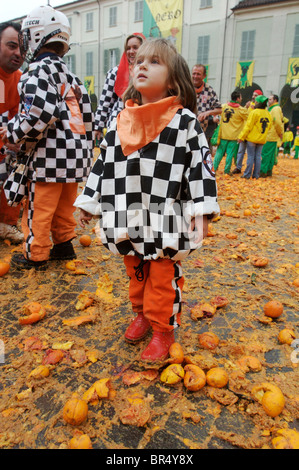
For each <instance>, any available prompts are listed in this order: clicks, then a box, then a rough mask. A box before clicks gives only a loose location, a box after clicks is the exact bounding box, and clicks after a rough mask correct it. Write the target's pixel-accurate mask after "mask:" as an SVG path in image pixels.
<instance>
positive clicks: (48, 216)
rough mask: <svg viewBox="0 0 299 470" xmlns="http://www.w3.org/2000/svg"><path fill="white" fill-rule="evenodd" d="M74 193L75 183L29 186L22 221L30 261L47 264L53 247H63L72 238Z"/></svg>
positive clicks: (26, 254) (73, 228) (74, 225)
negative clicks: (58, 244)
mask: <svg viewBox="0 0 299 470" xmlns="http://www.w3.org/2000/svg"><path fill="white" fill-rule="evenodd" d="M77 189H78V183H38V182H35V183H33V182H30V183H29V196H28V198H27V199H26V204H25V207H24V211H23V217H22V230H23V233H24V237H25V242H24V245H23V251H24V256H25V257H26V258H28V259H30V260H32V261H44V260H47V259H49V255H50V249H51V247H52V244H53V243H54V244H57V243H63V242H66V241H68V240H71V239H72V238H75V237H76V232H75V227H76V225H77V224H76V220H75V218H74V212H75V210H76V208H75V207H74V206H73V204H74V202H75V199H76V197H77ZM50 235H52V241H51V239H50ZM52 242H53V243H52Z"/></svg>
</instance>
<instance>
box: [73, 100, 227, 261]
mask: <svg viewBox="0 0 299 470" xmlns="http://www.w3.org/2000/svg"><path fill="white" fill-rule="evenodd" d="M101 146H102V151H101V155H100V157H99V158H98V160H97V161H96V162H95V165H94V167H93V169H92V171H91V173H90V175H89V178H88V180H87V183H86V186H85V188H84V190H83V192H82V194H81V195H79V196H78V198H77V200H76V202H75V206H76V207H79V208H81V209H84V210H85V211H87V212H89V213H90V214H94V215H100V233H101V239H102V242H103V244H104V245H105V246H106V247H107V248H108V249H109V250H111V251H112V252H113V253H115V254H121V255H137V256H139V257H140V258H141V259H157V258H170V259H173V260H175V261H177V260H180V259H183V258H185V257H186V256H187V255H188V254H189V253H190V252H191V251H192V250H193V249H195V248H197V247H198V246H199V245H200V244H196V243H194V242H193V238H194V232H193V233H188V227H189V223H190V220H191V218H192V217H194V216H200V215H204V214H217V213H219V206H218V203H217V188H216V181H215V173H214V170H213V162H212V158H211V155H210V151H209V148H208V145H207V141H206V138H205V135H204V134H203V132H202V130H201V127H200V124H199V122H198V121H197V119H196V116H195V114H193V113H191V112H190V111H189V110H187V109H180V110H178V111H177V113H176V114H175V116H174V117H173V119H172V120H171V121H170V123H169V124H168V125H167V127H166V128H165V129H164V130H163V131H162V132H161V134H159V135H158V136H157V137H156V138H155V139H154V140H153V141H152V142H151V143H150V144H148V145H146V146H145V147H143V148H141V149H139V150H138V151H135V152H133V153H132V154H131V155H129V156H128V157H125V156H124V154H123V152H122V149H121V145H120V140H119V136H118V133H117V128H116V120H114V121H113V123H112V124H111V127H110V130H109V131H108V132H107V134H106V136H105V139H104V140H103V142H102V144H101Z"/></svg>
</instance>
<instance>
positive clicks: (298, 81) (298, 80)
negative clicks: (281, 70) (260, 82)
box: [286, 57, 299, 87]
mask: <svg viewBox="0 0 299 470" xmlns="http://www.w3.org/2000/svg"><path fill="white" fill-rule="evenodd" d="M286 83H288V84H289V85H291V87H296V86H298V85H299V57H295V58H292V59H289V65H288V73H287V80H286Z"/></svg>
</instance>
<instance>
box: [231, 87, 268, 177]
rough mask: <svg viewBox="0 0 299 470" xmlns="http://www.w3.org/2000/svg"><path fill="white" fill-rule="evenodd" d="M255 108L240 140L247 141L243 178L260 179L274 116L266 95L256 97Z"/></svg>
mask: <svg viewBox="0 0 299 470" xmlns="http://www.w3.org/2000/svg"><path fill="white" fill-rule="evenodd" d="M255 101H256V104H255V109H254V110H253V111H251V113H250V114H249V117H248V119H247V122H246V124H245V126H244V128H243V130H242V132H241V133H240V135H239V139H238V140H239V142H243V141H245V140H246V141H247V165H246V169H245V172H244V175H243V176H242V178H246V179H249V178H250V177H251V176H252V178H256V179H258V178H259V176H260V168H261V154H262V149H263V145H264V144H265V142H266V140H267V135H268V132H269V130H270V128H271V126H272V117H271V114H270V113H269V111H267V109H266V107H267V102H268V98H267V97H266V96H264V95H260V96H257V97H256V100H255Z"/></svg>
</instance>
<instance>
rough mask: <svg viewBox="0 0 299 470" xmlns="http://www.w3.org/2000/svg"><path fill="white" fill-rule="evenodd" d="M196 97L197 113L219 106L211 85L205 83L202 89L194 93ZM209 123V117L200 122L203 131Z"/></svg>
mask: <svg viewBox="0 0 299 470" xmlns="http://www.w3.org/2000/svg"><path fill="white" fill-rule="evenodd" d="M196 99H197V111H198V114H199V113H204V112H206V111H210V110H211V109H215V108H221V107H222V106H221V103H220V101H219V99H218V96H217V94H216V92H215V91H214V89H213V88H212V87H211V85H209V84H207V83H205V84H204V87H203V89H202V91H201V92H200V93H197V94H196ZM208 123H209V118H206V119H205V120H204V121H203V122H201V127H202V129H203V131H204V132H205V131H206V130H207V127H208Z"/></svg>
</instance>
